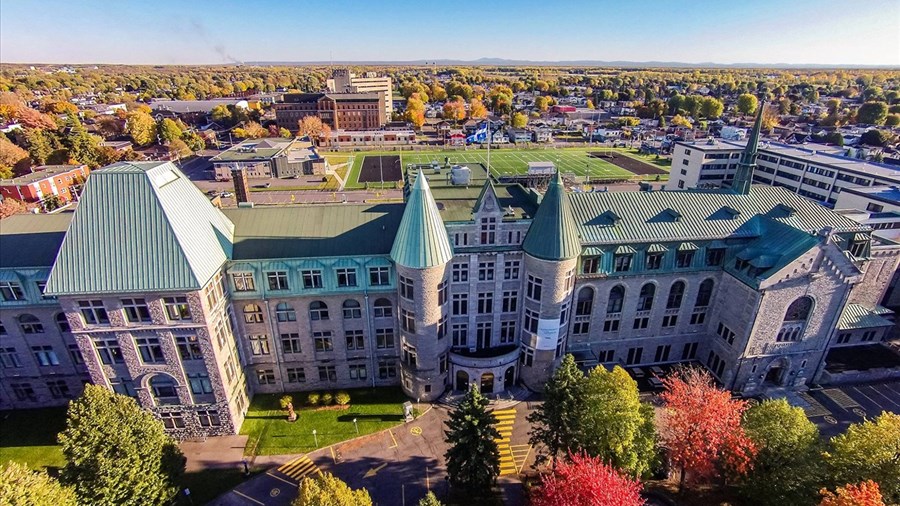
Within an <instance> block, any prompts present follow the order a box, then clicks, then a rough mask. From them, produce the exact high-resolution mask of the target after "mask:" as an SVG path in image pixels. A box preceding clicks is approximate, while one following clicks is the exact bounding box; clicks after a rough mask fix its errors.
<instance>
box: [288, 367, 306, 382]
mask: <svg viewBox="0 0 900 506" xmlns="http://www.w3.org/2000/svg"><path fill="white" fill-rule="evenodd" d="M286 371H287V382H288V383H306V370H305V369H304V368H302V367H288V368H287V369H286Z"/></svg>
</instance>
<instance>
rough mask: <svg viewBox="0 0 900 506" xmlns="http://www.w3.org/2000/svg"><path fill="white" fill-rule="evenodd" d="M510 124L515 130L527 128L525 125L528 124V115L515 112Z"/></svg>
mask: <svg viewBox="0 0 900 506" xmlns="http://www.w3.org/2000/svg"><path fill="white" fill-rule="evenodd" d="M509 123H510V125H511V126H512V127H513V128H525V125H527V124H528V115H527V114H525V113H523V112H514V113H513V114H512V117H510V119H509Z"/></svg>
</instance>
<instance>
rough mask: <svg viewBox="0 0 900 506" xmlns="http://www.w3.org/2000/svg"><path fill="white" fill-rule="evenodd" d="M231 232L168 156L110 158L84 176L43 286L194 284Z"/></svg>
mask: <svg viewBox="0 0 900 506" xmlns="http://www.w3.org/2000/svg"><path fill="white" fill-rule="evenodd" d="M233 232H234V225H233V224H232V223H231V222H230V221H229V220H228V218H226V217H225V215H224V214H222V213H221V212H220V211H219V210H218V209H216V208H215V207H213V205H212V204H210V202H209V200H208V199H207V198H206V197H205V196H204V195H203V194H202V193H201V192H200V190H199V189H197V187H196V186H194V183H192V182H191V181H190V180H189V179H188V178H187V177H186V176H185V175H184V174H183V173H182V172H181V171H180V170H178V168H177V167H175V165H173V164H172V163H171V162H120V163H116V164H113V165H110V166H109V167H105V168H103V169H100V170H98V171H95V172H93V173H92V174H91V175H90V177H88V180H87V183H86V184H85V187H84V193H83V194H82V197H81V200H80V202H79V203H78V210H77V211H76V212H75V217H74V218H73V219H72V223H71V224H70V225H69V229H68V231H67V232H66V237H65V239H64V240H63V243H62V245H61V246H60V249H59V254H58V255H57V257H56V262H55V263H54V266H53V270H52V271H51V273H50V278H49V280H48V281H47V292H48V293H50V294H54V295H67V294H68V295H72V294H103V293H135V292H153V291H176V290H177V291H191V290H198V289H200V288H201V287H203V286H204V285H205V284H206V282H207V281H208V280H209V279H210V278H211V277H212V276H213V275H214V274H215V273H216V272H217V271H218V269H220V268H221V266H222V264H223V263H224V262H225V261H226V260H227V259H228V258H230V257H231V248H232V237H233Z"/></svg>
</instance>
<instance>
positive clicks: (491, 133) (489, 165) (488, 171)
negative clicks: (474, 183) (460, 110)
mask: <svg viewBox="0 0 900 506" xmlns="http://www.w3.org/2000/svg"><path fill="white" fill-rule="evenodd" d="M487 140H488V156H487V177H488V179H490V178H491V142H492V141H493V140H494V132H492V131H491V120H490V118H487Z"/></svg>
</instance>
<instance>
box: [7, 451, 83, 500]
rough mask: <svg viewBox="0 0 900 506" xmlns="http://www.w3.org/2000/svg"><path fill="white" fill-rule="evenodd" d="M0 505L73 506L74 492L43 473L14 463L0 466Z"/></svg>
mask: <svg viewBox="0 0 900 506" xmlns="http://www.w3.org/2000/svg"><path fill="white" fill-rule="evenodd" d="M0 504H5V505H10V506H32V505H34V506H75V505H76V502H75V492H74V491H73V490H72V489H70V488H68V487H63V486H62V485H60V484H59V482H58V481H56V480H55V479H53V478H51V477H50V476H48V475H47V473H45V472H35V471H32V470H31V469H28V468H27V467H25V466H23V465H21V464H19V463H18V462H15V461H12V460H11V461H8V462H7V463H6V464H4V465H2V466H0Z"/></svg>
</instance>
